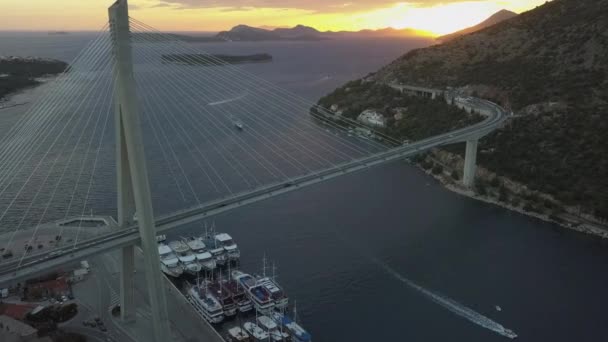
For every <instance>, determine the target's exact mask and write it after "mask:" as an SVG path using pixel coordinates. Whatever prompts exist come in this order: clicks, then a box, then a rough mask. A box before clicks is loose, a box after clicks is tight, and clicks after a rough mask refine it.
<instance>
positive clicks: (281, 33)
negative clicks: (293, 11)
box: [214, 25, 420, 41]
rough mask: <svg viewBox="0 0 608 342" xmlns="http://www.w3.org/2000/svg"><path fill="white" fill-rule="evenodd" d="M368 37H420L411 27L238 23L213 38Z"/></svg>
mask: <svg viewBox="0 0 608 342" xmlns="http://www.w3.org/2000/svg"><path fill="white" fill-rule="evenodd" d="M368 37H391V38H396V37H403V38H408V37H420V35H419V34H418V33H417V31H416V30H413V29H401V30H398V29H393V28H385V29H380V30H361V31H339V32H333V31H326V32H322V31H319V30H317V29H315V28H313V27H310V26H304V25H297V26H295V27H292V28H275V29H272V30H270V29H264V28H258V27H252V26H247V25H238V26H235V27H233V28H232V29H231V30H229V31H222V32H220V33H218V34H217V35H216V36H215V37H214V38H216V39H218V40H226V41H273V40H327V39H336V38H368Z"/></svg>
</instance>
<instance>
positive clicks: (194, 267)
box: [169, 241, 201, 275]
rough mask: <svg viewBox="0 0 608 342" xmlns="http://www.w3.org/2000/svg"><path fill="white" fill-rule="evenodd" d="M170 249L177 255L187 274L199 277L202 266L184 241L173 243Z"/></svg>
mask: <svg viewBox="0 0 608 342" xmlns="http://www.w3.org/2000/svg"><path fill="white" fill-rule="evenodd" d="M169 247H170V248H171V249H172V250H173V252H175V254H176V255H177V258H178V259H179V261H180V262H181V264H182V266H183V267H184V271H185V272H187V273H189V274H191V275H197V274H198V273H199V272H200V271H201V265H200V264H199V263H198V262H197V261H196V256H195V255H194V253H192V250H190V247H189V246H188V244H186V243H185V242H183V241H171V242H169Z"/></svg>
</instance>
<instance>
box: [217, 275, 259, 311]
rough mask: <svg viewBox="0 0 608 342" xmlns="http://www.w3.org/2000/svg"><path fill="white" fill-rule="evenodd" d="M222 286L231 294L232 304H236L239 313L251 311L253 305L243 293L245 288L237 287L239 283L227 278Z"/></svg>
mask: <svg viewBox="0 0 608 342" xmlns="http://www.w3.org/2000/svg"><path fill="white" fill-rule="evenodd" d="M222 285H223V286H224V288H225V289H226V291H229V292H230V293H231V294H232V298H233V299H234V302H235V303H236V304H237V307H238V309H239V312H243V313H244V312H249V311H251V310H252V309H253V303H252V302H251V300H250V299H249V297H247V294H246V293H245V288H244V287H243V286H241V285H239V282H238V281H236V280H234V279H232V278H231V277H229V279H228V280H224V281H223V282H222Z"/></svg>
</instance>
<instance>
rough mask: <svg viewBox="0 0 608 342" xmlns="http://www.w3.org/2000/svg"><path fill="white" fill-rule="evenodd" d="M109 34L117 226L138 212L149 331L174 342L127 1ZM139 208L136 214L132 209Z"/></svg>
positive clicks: (119, 1) (128, 290)
mask: <svg viewBox="0 0 608 342" xmlns="http://www.w3.org/2000/svg"><path fill="white" fill-rule="evenodd" d="M108 14H109V18H110V32H111V34H112V43H113V51H114V57H115V62H116V68H115V75H116V85H117V87H116V88H117V89H116V94H115V95H116V97H117V101H116V115H115V117H116V122H115V130H116V137H117V138H116V139H117V147H116V148H117V150H116V152H117V154H118V155H117V168H118V169H117V174H118V194H119V195H118V202H119V203H118V210H119V213H118V215H119V224H120V225H121V226H123V227H124V226H125V223H126V222H128V221H129V220H131V218H132V215H133V213H134V212H135V210H136V211H137V221H138V224H139V235H140V239H141V247H142V251H143V260H144V267H143V271H144V272H145V276H146V283H147V284H146V286H147V287H148V297H149V298H148V299H149V302H150V308H151V313H152V320H151V322H150V323H151V324H150V330H151V331H152V332H153V336H154V341H155V342H168V341H171V338H170V335H171V334H170V333H171V328H170V325H169V313H168V311H167V300H166V295H165V288H164V284H163V280H162V279H163V275H162V273H161V270H160V267H159V260H160V257H159V255H158V248H157V243H156V227H155V221H154V212H153V208H152V197H151V194H150V183H149V181H148V172H147V167H146V160H145V151H144V144H143V136H142V131H141V121H140V120H141V119H140V117H139V107H138V102H137V98H138V97H137V91H136V87H135V77H134V75H133V54H132V51H131V32H130V27H129V9H128V4H127V0H116V2H115V3H114V4H113V5H112V6H110V8H109V9H108ZM133 208H135V210H133ZM134 260H135V258H134V254H133V247H130V248H125V249H124V250H123V254H122V262H121V264H122V267H121V268H122V270H121V302H122V303H123V305H124V308H121V312H123V311H124V314H123V318H126V319H129V316H131V315H132V314H133V310H134V309H135V308H134V287H133V271H134V270H135V266H134Z"/></svg>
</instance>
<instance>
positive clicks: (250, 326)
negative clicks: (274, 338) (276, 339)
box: [243, 322, 269, 341]
mask: <svg viewBox="0 0 608 342" xmlns="http://www.w3.org/2000/svg"><path fill="white" fill-rule="evenodd" d="M243 328H244V329H245V330H246V331H247V332H248V333H249V334H250V335H251V336H253V339H254V340H255V341H268V336H269V335H268V333H267V332H265V331H264V330H263V329H262V328H260V327H258V325H257V324H255V323H253V322H246V323H245V324H243Z"/></svg>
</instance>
